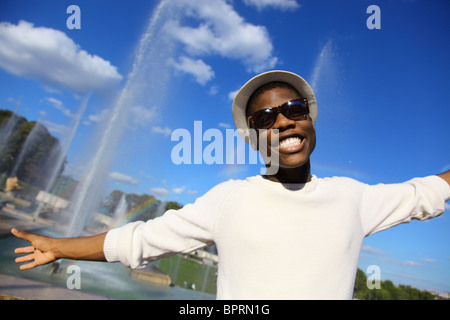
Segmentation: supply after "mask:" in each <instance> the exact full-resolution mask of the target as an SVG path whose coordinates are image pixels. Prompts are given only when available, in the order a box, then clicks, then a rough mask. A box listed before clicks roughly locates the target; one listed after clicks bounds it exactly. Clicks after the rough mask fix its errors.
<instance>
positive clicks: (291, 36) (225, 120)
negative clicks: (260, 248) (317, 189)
mask: <svg viewBox="0 0 450 320" xmlns="http://www.w3.org/2000/svg"><path fill="white" fill-rule="evenodd" d="M72 4H75V5H78V6H79V8H80V9H81V29H68V27H67V25H66V21H67V19H68V18H69V16H70V14H68V13H66V9H67V7H68V6H69V5H72ZM373 4H375V5H378V6H379V8H380V10H381V15H380V16H381V29H372V30H370V29H368V28H367V26H366V21H367V19H368V18H369V17H370V14H368V13H367V12H366V10H367V8H368V7H369V6H370V5H373ZM158 10H159V11H158ZM449 17H450V4H449V2H448V1H446V0H440V1H425V0H423V1H419V0H417V1H415V0H403V1H387V0H386V1H362V0H346V1H312V0H310V1H302V0H297V1H295V0H267V1H251V0H234V1H225V0H210V1H200V0H199V1H184V0H177V1H167V3H163V4H160V3H159V2H158V1H141V0H131V1H119V0H108V1H103V0H97V1H94V2H93V1H85V0H82V1H78V0H77V1H49V0H40V1H31V0H16V1H2V2H1V4H0V21H1V28H0V30H1V31H0V83H1V84H2V85H1V86H0V108H3V109H10V110H16V109H17V112H18V113H19V114H20V115H22V116H25V117H26V118H27V119H28V120H38V121H41V122H42V123H43V124H44V125H46V126H47V128H48V129H49V130H50V131H51V133H52V134H54V135H55V136H57V137H58V138H60V139H61V141H66V139H67V137H68V136H69V135H70V132H71V131H72V130H73V128H74V126H75V124H76V123H77V121H78V126H77V127H76V130H75V131H74V132H75V133H74V136H73V139H72V141H71V144H70V148H69V149H68V155H67V157H68V165H67V173H68V174H71V175H73V176H74V177H76V178H79V177H81V176H82V175H83V173H84V172H85V171H86V170H87V169H88V168H87V167H89V163H90V162H89V161H90V160H91V159H92V157H94V155H95V154H96V152H97V151H98V150H99V144H101V143H103V142H102V141H101V140H100V139H101V138H102V135H99V134H98V132H103V130H104V129H105V128H106V127H108V123H109V125H111V126H112V131H111V135H110V136H111V138H110V139H109V140H108V141H107V142H105V143H107V144H106V146H107V148H106V149H107V151H106V152H105V153H104V154H102V155H101V159H102V161H101V163H100V167H101V168H99V170H100V169H101V170H103V171H104V172H105V175H106V176H107V177H108V179H107V183H106V186H107V188H108V190H112V189H114V188H117V189H121V190H123V191H126V192H136V193H150V194H155V195H158V196H159V197H160V198H163V199H166V200H175V201H178V202H181V203H183V204H186V203H189V202H192V201H194V200H195V198H196V197H198V196H200V195H202V194H203V193H205V192H206V191H207V190H209V189H210V188H211V187H213V186H214V185H216V184H218V183H220V182H222V181H225V180H228V179H242V178H245V177H247V176H252V175H255V174H259V172H260V167H261V166H260V165H258V164H252V165H250V164H246V165H238V164H221V165H206V164H201V165H200V164H190V165H189V164H181V165H175V164H173V163H172V159H171V151H172V149H173V148H174V146H175V145H177V143H178V142H177V141H171V133H172V132H173V131H174V130H176V129H180V128H184V129H187V130H189V131H190V132H191V134H192V135H193V132H194V130H193V128H194V121H202V128H203V132H204V131H206V130H207V129H209V128H216V129H219V130H221V132H222V133H223V134H224V137H225V130H226V129H233V128H234V125H233V120H232V116H231V103H232V97H233V93H235V92H236V90H238V89H239V87H240V86H241V85H242V84H244V83H245V82H246V81H247V80H248V79H250V78H251V77H252V76H254V75H256V74H257V73H259V72H261V71H266V70H270V69H284V70H289V71H293V72H296V73H298V74H300V75H302V76H303V77H304V78H305V79H306V80H307V81H309V82H310V84H311V86H312V87H313V89H314V90H315V93H316V98H317V101H318V108H319V115H318V120H317V123H316V130H317V141H318V142H317V147H316V150H315V152H314V154H313V156H312V171H313V174H315V175H317V176H319V177H325V176H348V177H352V178H355V179H357V180H360V181H363V182H366V183H369V184H375V183H395V182H402V181H405V180H408V179H410V178H413V177H416V176H426V175H429V174H435V173H440V172H442V171H445V170H448V169H450V149H449V148H448V147H446V146H447V145H448V142H445V141H447V140H448V138H449V137H450V129H449V126H448V119H450V109H449V107H448V101H450V90H449V85H450V80H449V79H448V74H450V60H449V59H448V57H449V56H450V40H449V37H448V34H449V31H450V19H449ZM145 35H147V36H148V37H147V38H146V37H145ZM133 70H134V71H133ZM124 88H127V92H128V93H127V95H126V99H125V100H126V101H125V104H126V105H125V106H122V107H120V110H119V111H120V112H119V117H118V119H116V120H115V122H113V123H112V124H111V122H110V121H111V118H112V117H113V115H114V112H115V111H114V110H116V111H117V110H118V109H115V107H116V106H118V103H117V100H118V96H120V95H121V94H122V95H123V91H124ZM19 101H20V103H18V102H19ZM83 101H87V106H86V110H84V112H83V113H81V112H80V108H81V105H82V102H83ZM77 115H78V116H77ZM193 139H194V138H193ZM207 145H208V142H206V141H204V142H203V145H202V147H203V148H204V147H206V146H207ZM103 171H102V172H103ZM448 207H449V205H448V204H447V211H448ZM449 227H450V221H449V218H448V217H447V216H446V215H445V214H444V215H442V216H441V217H439V218H436V219H434V220H431V221H428V222H412V223H410V224H408V225H402V226H398V227H396V228H393V229H391V230H387V231H384V232H381V233H379V234H375V235H373V236H371V237H369V238H367V239H366V240H365V242H364V247H363V251H362V253H361V258H360V264H359V265H360V267H361V268H362V269H363V270H364V271H365V270H366V268H367V267H368V266H369V265H371V264H376V265H379V266H380V268H381V275H382V278H383V279H391V280H393V281H394V282H395V283H397V284H398V283H403V284H411V285H413V286H415V287H418V288H423V289H434V290H438V291H450V272H449V271H450V252H449V251H448V248H449V243H450V236H449V232H448V230H449Z"/></svg>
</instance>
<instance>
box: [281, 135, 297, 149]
mask: <svg viewBox="0 0 450 320" xmlns="http://www.w3.org/2000/svg"><path fill="white" fill-rule="evenodd" d="M300 143H302V139H301V138H299V137H292V138H287V139H285V140H283V141H280V147H282V148H287V147H291V146H295V145H299V144H300Z"/></svg>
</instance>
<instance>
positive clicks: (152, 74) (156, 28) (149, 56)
mask: <svg viewBox="0 0 450 320" xmlns="http://www.w3.org/2000/svg"><path fill="white" fill-rule="evenodd" d="M167 2H168V1H164V0H163V1H161V2H160V3H159V4H158V6H157V7H156V8H155V9H154V11H153V14H152V16H151V18H150V21H149V23H148V26H147V29H146V30H145V32H144V33H143V34H142V36H141V38H140V41H139V43H138V47H137V50H136V53H135V57H134V63H133V66H132V70H131V72H130V73H129V74H128V76H127V80H126V83H125V85H124V87H123V89H122V91H121V92H120V94H119V95H118V98H117V100H116V103H115V104H114V106H113V107H112V108H111V111H110V114H111V116H110V117H109V118H108V119H107V121H106V122H105V123H104V126H103V128H102V130H101V133H100V141H99V143H98V145H97V147H96V149H95V153H94V156H93V157H92V159H91V161H90V163H89V164H88V165H87V166H86V168H87V170H86V172H85V173H84V175H83V177H82V179H81V181H80V183H79V185H78V187H77V190H76V192H75V195H74V198H73V199H72V208H71V210H72V220H71V223H70V226H69V228H68V230H67V236H78V235H80V234H81V232H82V230H83V228H84V226H85V224H86V223H87V221H88V219H89V217H90V216H91V215H92V214H93V213H95V211H96V210H97V208H98V207H99V205H100V203H101V195H102V192H103V188H104V185H105V180H106V176H107V170H108V168H109V165H110V163H111V160H112V158H113V156H114V152H115V150H116V149H117V144H118V142H119V140H120V138H121V136H122V134H123V132H124V129H125V127H126V126H127V118H128V115H129V111H130V109H131V108H132V107H134V106H142V105H146V104H148V103H149V101H152V102H153V103H154V101H158V100H159V101H161V99H162V98H163V95H164V89H166V86H167V83H168V80H169V75H168V74H169V73H168V72H167V70H166V69H164V68H165V67H166V61H167V59H168V58H169V57H171V55H172V50H173V41H172V43H169V42H168V40H167V37H164V36H163V32H160V31H161V27H162V25H163V23H165V21H166V20H167V19H168V18H169V17H172V16H173V15H174V12H173V10H174V6H169V5H168V4H167ZM150 98H151V99H150Z"/></svg>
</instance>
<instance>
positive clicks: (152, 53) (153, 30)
mask: <svg viewBox="0 0 450 320" xmlns="http://www.w3.org/2000/svg"><path fill="white" fill-rule="evenodd" d="M168 2H170V0H168V1H161V2H160V3H159V4H158V5H157V6H156V8H155V9H154V11H153V13H152V15H151V17H150V19H149V22H148V25H147V28H146V30H145V31H144V33H143V34H142V36H141V38H140V41H139V43H138V45H137V48H136V51H135V55H134V63H133V66H132V70H131V72H130V73H129V74H128V76H127V79H126V83H125V85H124V87H123V89H122V90H121V91H120V92H119V93H118V95H117V99H116V100H115V103H114V104H113V105H112V106H111V108H110V110H109V112H108V114H109V115H110V116H109V118H108V119H107V120H106V121H105V122H104V123H103V124H102V125H101V127H100V129H99V133H98V134H97V135H96V137H99V140H98V141H97V143H96V144H95V145H94V147H93V148H92V149H89V150H86V152H85V154H89V155H91V157H90V160H89V163H87V164H86V165H85V167H86V171H85V172H84V174H83V176H82V178H81V179H80V182H79V184H78V187H77V189H76V191H75V194H74V197H73V198H72V199H71V206H70V207H69V210H70V212H71V217H72V218H71V222H70V224H69V227H68V228H67V230H66V231H65V233H64V234H61V233H60V232H57V231H55V230H53V229H40V230H38V231H39V233H40V234H44V235H49V236H54V237H61V236H78V235H80V234H81V232H82V231H83V229H84V227H85V225H86V223H87V222H88V221H89V219H90V218H91V216H92V215H93V213H95V212H96V210H97V209H98V207H99V205H100V203H101V201H102V195H103V193H104V191H105V190H104V189H105V181H106V177H107V173H108V169H109V166H110V163H111V159H113V157H114V155H115V153H116V150H117V148H118V144H119V142H120V140H121V138H122V136H123V133H124V131H125V129H126V126H127V119H128V116H129V112H130V109H131V108H132V107H135V106H139V107H144V108H152V107H155V106H158V105H161V104H162V102H163V101H164V98H165V93H166V91H167V88H168V87H169V83H170V73H169V72H167V70H166V68H167V65H166V62H167V60H168V59H170V57H172V56H173V51H174V49H175V42H174V41H173V40H170V39H169V38H168V37H166V36H165V35H164V32H162V29H161V28H162V27H163V26H164V24H165V22H166V21H167V19H169V18H173V17H174V15H176V14H179V13H180V12H177V10H178V9H176V8H175V6H171V5H169V4H168ZM88 100H89V98H88V97H87V98H86V99H85V100H84V101H83V103H82V104H81V106H80V108H79V112H78V115H77V118H76V121H75V123H74V125H73V126H72V131H71V132H70V133H69V134H68V136H67V139H66V140H65V141H64V142H63V150H62V152H61V154H62V155H65V154H66V153H67V148H69V146H70V144H71V141H72V139H73V136H74V134H75V132H76V130H77V128H78V125H79V120H80V119H81V115H82V114H83V113H84V111H85V109H86V106H87V102H88ZM148 101H151V102H152V106H149V105H148V104H149V102H148ZM8 125H9V124H8ZM63 158H64V157H63ZM63 158H60V159H63ZM58 163H59V162H58ZM55 167H57V166H55ZM55 172H57V171H55ZM56 176H57V175H56V174H55V175H53V174H52V178H51V179H50V180H51V183H49V185H48V187H47V190H45V191H49V190H50V188H51V186H52V184H53V183H54V179H55V177H56ZM125 202H126V201H125ZM125 204H126V203H125ZM125 204H124V203H122V204H121V206H120V208H118V212H117V217H119V216H120V217H122V216H123V215H124V212H126V208H125ZM39 210H40V208H38V210H36V211H35V213H34V218H36V217H37V216H38V214H39ZM164 211H165V201H161V202H160V203H159V205H158V208H157V216H160V215H162V214H163V212H164ZM2 219H3V220H4V219H5V218H4V212H3V214H2V212H1V211H0V220H2ZM117 220H120V219H119V218H117ZM122 220H123V219H122ZM2 224H3V222H2ZM13 225H14V224H13ZM28 245H29V244H28V243H27V242H24V241H23V240H20V239H17V238H15V237H13V236H11V235H10V234H9V233H4V234H0V272H1V273H5V274H10V275H14V276H18V277H24V278H29V279H34V280H38V281H42V282H47V283H52V284H54V285H56V286H61V287H65V286H66V279H67V276H68V275H67V273H66V270H67V267H68V266H70V265H72V264H77V265H78V266H79V268H80V270H81V276H82V279H81V281H82V282H81V286H82V290H85V291H88V292H92V293H96V294H101V295H105V296H108V297H113V298H119V299H214V298H215V295H211V294H205V293H202V292H198V291H192V290H187V289H183V288H176V287H162V286H158V285H155V284H151V283H146V282H143V281H138V280H136V279H134V278H132V277H131V275H130V270H129V269H128V268H126V267H124V266H122V265H121V264H120V263H114V264H108V263H101V262H87V261H82V262H75V261H69V260H62V261H61V262H60V265H59V269H58V270H59V271H57V272H56V273H52V266H42V267H38V268H36V269H32V270H26V271H20V270H19V269H18V265H17V264H15V263H14V259H15V257H16V255H15V254H14V253H13V248H16V247H20V246H28ZM178 259H181V258H178ZM176 268H179V264H177V265H176ZM53 270H54V269H53ZM207 276H208V273H206V275H205V276H204V278H205V279H206V277H207ZM39 298H44V297H39Z"/></svg>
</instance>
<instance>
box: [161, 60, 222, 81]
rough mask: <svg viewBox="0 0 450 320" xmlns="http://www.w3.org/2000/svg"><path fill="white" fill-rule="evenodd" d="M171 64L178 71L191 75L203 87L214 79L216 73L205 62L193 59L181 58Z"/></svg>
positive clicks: (171, 61)
mask: <svg viewBox="0 0 450 320" xmlns="http://www.w3.org/2000/svg"><path fill="white" fill-rule="evenodd" d="M169 63H170V64H171V65H172V66H173V67H174V68H175V69H176V70H180V71H183V72H185V73H188V74H191V75H193V76H194V77H195V80H196V81H197V82H198V83H200V84H201V85H204V84H206V83H207V82H208V81H209V80H211V79H212V78H214V71H213V70H212V68H211V66H209V65H207V64H206V63H205V62H203V60H200V59H197V60H194V59H191V58H188V57H185V56H182V57H180V58H179V61H178V62H177V61H174V60H170V61H169Z"/></svg>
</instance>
